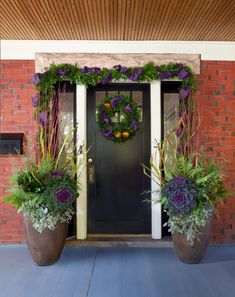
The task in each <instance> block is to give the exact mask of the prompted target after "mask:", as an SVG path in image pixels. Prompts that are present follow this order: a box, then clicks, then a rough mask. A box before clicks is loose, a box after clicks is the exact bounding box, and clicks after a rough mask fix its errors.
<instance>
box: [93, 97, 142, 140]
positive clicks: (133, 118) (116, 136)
mask: <svg viewBox="0 0 235 297" xmlns="http://www.w3.org/2000/svg"><path fill="white" fill-rule="evenodd" d="M97 120H98V126H99V129H100V132H101V135H102V136H103V137H105V138H106V139H108V140H112V141H113V142H116V143H124V142H126V141H127V140H129V139H131V138H132V137H133V136H134V135H135V133H136V130H137V129H138V126H139V121H140V111H139V109H138V106H137V104H136V102H135V101H134V100H133V99H132V98H131V97H129V96H124V95H121V94H120V95H114V96H106V97H105V98H104V99H103V100H102V101H101V103H100V104H99V106H98V111H97Z"/></svg>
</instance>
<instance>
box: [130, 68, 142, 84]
mask: <svg viewBox="0 0 235 297" xmlns="http://www.w3.org/2000/svg"><path fill="white" fill-rule="evenodd" d="M141 73H142V68H141V67H137V68H136V69H135V71H134V72H132V73H130V74H129V76H128V77H129V79H130V80H133V81H136V80H137V79H138V78H139V76H140V75H141Z"/></svg>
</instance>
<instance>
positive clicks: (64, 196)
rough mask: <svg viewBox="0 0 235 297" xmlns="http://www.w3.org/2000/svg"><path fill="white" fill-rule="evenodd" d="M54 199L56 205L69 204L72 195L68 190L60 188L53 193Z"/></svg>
mask: <svg viewBox="0 0 235 297" xmlns="http://www.w3.org/2000/svg"><path fill="white" fill-rule="evenodd" d="M54 199H55V201H56V202H57V203H58V204H62V205H65V204H70V203H72V202H73V194H72V191H71V190H70V189H69V188H60V189H58V190H56V191H55V193H54Z"/></svg>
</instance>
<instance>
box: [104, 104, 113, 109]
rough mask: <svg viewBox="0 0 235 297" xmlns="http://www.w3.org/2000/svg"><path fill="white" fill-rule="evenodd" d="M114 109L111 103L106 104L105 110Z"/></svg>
mask: <svg viewBox="0 0 235 297" xmlns="http://www.w3.org/2000/svg"><path fill="white" fill-rule="evenodd" d="M111 108H112V105H111V104H110V103H109V102H105V103H104V109H105V110H109V109H111Z"/></svg>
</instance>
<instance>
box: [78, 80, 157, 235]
mask: <svg viewBox="0 0 235 297" xmlns="http://www.w3.org/2000/svg"><path fill="white" fill-rule="evenodd" d="M76 91H77V92H76V94H77V96H76V97H77V124H78V129H77V139H78V148H79V146H80V145H83V144H85V145H86V143H87V136H86V135H87V92H86V87H85V86H81V85H77V90H76ZM150 103H151V104H150V106H151V111H150V115H151V154H153V152H154V141H155V140H158V141H160V140H161V82H160V81H154V82H152V83H151V84H150ZM87 161H88V160H87ZM158 161H159V160H157V162H158ZM86 164H87V163H86ZM79 181H80V183H81V187H82V190H81V192H80V195H79V198H78V199H77V235H76V236H77V239H85V238H86V237H87V166H85V168H84V170H83V172H82V174H81V176H80V180H79ZM151 189H152V190H155V189H157V185H156V183H154V182H153V181H152V182H151ZM151 216H152V218H151V230H152V238H154V239H161V238H162V213H161V205H160V204H159V203H153V204H152V212H151Z"/></svg>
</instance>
